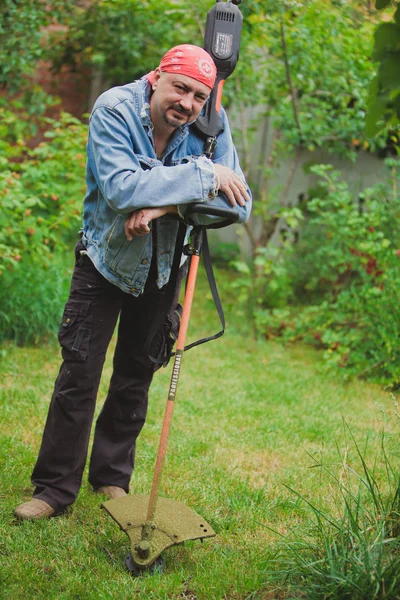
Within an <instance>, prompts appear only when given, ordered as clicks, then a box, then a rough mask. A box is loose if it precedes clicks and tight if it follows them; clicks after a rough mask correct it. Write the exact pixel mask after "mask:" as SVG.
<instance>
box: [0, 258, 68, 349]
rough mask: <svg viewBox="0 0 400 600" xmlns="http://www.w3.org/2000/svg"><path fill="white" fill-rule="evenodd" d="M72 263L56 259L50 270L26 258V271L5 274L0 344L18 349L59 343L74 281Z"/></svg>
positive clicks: (0, 295) (0, 300) (0, 301)
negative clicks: (58, 330) (56, 335)
mask: <svg viewBox="0 0 400 600" xmlns="http://www.w3.org/2000/svg"><path fill="white" fill-rule="evenodd" d="M68 262H72V252H71V259H70V258H69V257H68V258H66V257H65V253H63V254H60V255H54V257H53V260H52V261H51V262H50V264H49V266H48V267H46V266H44V265H43V264H41V263H38V262H35V261H33V260H30V259H29V257H27V258H26V260H25V262H24V265H23V268H21V269H19V268H16V269H14V270H13V271H8V270H5V271H4V273H3V275H2V276H1V286H0V342H2V341H5V340H11V341H13V342H14V343H16V344H18V345H24V344H37V343H39V342H41V343H43V342H45V341H46V340H47V339H52V340H55V333H56V332H57V328H58V326H59V323H60V321H61V316H62V310H63V306H64V303H65V301H66V298H67V296H68V286H69V282H70V279H71V267H70V265H68Z"/></svg>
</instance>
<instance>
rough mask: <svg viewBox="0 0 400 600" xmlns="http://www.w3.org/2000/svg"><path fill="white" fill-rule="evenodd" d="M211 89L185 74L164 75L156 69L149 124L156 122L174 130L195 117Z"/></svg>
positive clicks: (190, 121)
mask: <svg viewBox="0 0 400 600" xmlns="http://www.w3.org/2000/svg"><path fill="white" fill-rule="evenodd" d="M210 92H211V89H210V88H209V87H208V86H207V85H205V84H204V83H201V82H200V81H197V80H196V79H193V78H192V77H188V76H187V75H180V74H179V75H178V74H175V73H164V72H161V71H160V70H159V69H156V72H155V78H154V83H153V95H152V97H151V102H150V105H151V117H152V120H153V122H159V120H160V119H162V121H163V122H164V123H165V124H167V125H168V126H169V127H171V128H174V129H177V128H178V127H182V125H185V124H186V123H192V122H193V121H195V120H196V119H197V117H198V116H199V114H200V112H201V109H202V108H203V106H204V104H205V102H206V100H207V98H208V96H209V95H210Z"/></svg>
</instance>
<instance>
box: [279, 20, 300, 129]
mask: <svg viewBox="0 0 400 600" xmlns="http://www.w3.org/2000/svg"><path fill="white" fill-rule="evenodd" d="M281 41H282V49H283V60H284V62H285V70H286V79H287V82H288V85H289V89H290V96H291V98H292V106H293V115H294V120H295V122H296V127H297V129H298V132H299V134H300V139H302V138H303V133H302V131H301V126H300V121H299V111H298V107H297V94H296V90H295V89H294V86H293V82H292V75H291V72H290V66H289V53H288V48H287V44H286V37H285V28H284V25H283V18H282V16H281Z"/></svg>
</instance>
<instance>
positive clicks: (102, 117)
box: [83, 77, 251, 296]
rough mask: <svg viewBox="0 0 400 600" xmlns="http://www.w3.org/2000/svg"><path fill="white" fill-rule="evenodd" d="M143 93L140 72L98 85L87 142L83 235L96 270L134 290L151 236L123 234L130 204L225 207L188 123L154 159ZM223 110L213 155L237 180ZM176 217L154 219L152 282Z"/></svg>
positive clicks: (163, 278) (144, 270)
mask: <svg viewBox="0 0 400 600" xmlns="http://www.w3.org/2000/svg"><path fill="white" fill-rule="evenodd" d="M150 93H151V86H150V84H149V83H148V81H147V80H146V79H145V78H144V77H143V78H142V79H140V80H139V81H136V82H134V83H130V84H128V85H124V86H121V87H115V88H112V89H110V90H108V91H107V92H105V93H103V94H102V95H101V96H100V97H99V98H98V100H97V102H96V104H95V105H94V108H93V111H92V114H91V117H90V124H89V138H88V144H87V156H88V159H87V165H86V183H87V191H86V195H85V198H84V212H83V243H84V245H85V246H86V249H87V252H88V255H89V257H90V258H91V260H92V262H93V263H94V265H95V266H96V268H97V270H98V271H99V272H100V273H101V274H102V275H103V276H104V277H105V278H106V279H107V280H108V281H110V282H111V283H113V284H115V285H117V286H118V287H120V288H121V289H122V290H123V291H125V292H127V293H130V294H133V295H134V296H138V295H139V294H140V293H141V292H142V291H143V288H144V285H145V283H146V279H147V275H148V272H149V268H150V263H151V259H152V254H153V247H152V246H153V243H152V238H153V236H152V235H151V234H149V235H144V236H140V237H134V238H133V240H132V241H130V242H129V241H128V240H127V238H126V237H125V233H124V223H125V220H126V219H127V217H128V215H129V214H130V213H131V212H132V211H135V210H138V209H141V208H153V207H158V206H168V205H171V204H175V205H177V207H178V212H179V214H180V215H181V216H184V215H185V211H186V210H187V207H188V205H189V204H190V203H192V202H212V203H213V204H214V205H219V206H224V207H230V204H229V203H228V201H227V200H226V198H225V196H224V194H219V195H217V193H216V191H215V187H214V170H213V167H212V163H211V161H210V160H209V159H207V158H205V157H204V156H202V153H203V147H204V139H203V138H202V137H201V136H200V135H199V134H197V133H196V131H195V130H194V129H193V127H191V126H190V125H184V126H183V127H181V128H179V129H177V130H175V132H174V134H173V136H172V138H171V140H170V142H169V144H168V146H167V148H166V151H165V153H164V156H163V159H162V160H158V159H157V156H156V152H155V147H154V141H153V126H152V123H151V120H150V104H149V101H150ZM222 117H223V124H224V131H223V133H221V134H220V135H219V136H218V144H217V149H216V153H215V156H214V159H213V160H214V162H218V163H221V164H223V165H226V166H229V167H231V168H232V169H233V170H234V171H235V172H236V173H237V174H238V175H239V176H240V177H241V178H242V179H243V180H244V176H243V173H242V171H241V169H240V166H239V161H238V157H237V154H236V150H235V148H234V146H233V142H232V138H231V134H230V129H229V124H228V120H227V117H226V114H225V112H222ZM250 204H251V202H250V201H249V202H247V203H246V206H245V207H243V208H241V207H237V209H238V210H239V212H240V221H245V220H246V219H247V218H248V216H249V214H250V209H251V206H250ZM199 219H200V217H199ZM201 219H202V222H204V223H205V222H207V219H208V220H209V218H208V217H201ZM178 225H179V223H178V219H176V218H175V219H174V218H171V217H170V216H169V215H166V216H164V217H161V218H160V219H157V244H156V245H157V249H156V252H157V270H158V278H157V284H158V286H159V287H162V286H163V285H165V283H167V281H168V279H169V276H170V272H171V265H172V259H173V255H174V250H175V241H176V236H177V231H178Z"/></svg>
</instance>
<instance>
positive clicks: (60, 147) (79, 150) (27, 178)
mask: <svg viewBox="0 0 400 600" xmlns="http://www.w3.org/2000/svg"><path fill="white" fill-rule="evenodd" d="M47 122H48V125H49V126H50V127H51V128H50V129H49V130H48V131H47V132H46V133H45V134H44V135H45V138H46V140H47V141H43V142H41V143H40V144H39V145H38V146H37V147H36V148H35V149H34V150H29V149H28V148H27V147H26V146H24V151H23V153H22V155H23V156H24V157H25V159H24V160H23V162H14V158H15V156H11V157H10V158H9V160H8V161H6V160H5V159H4V160H3V161H2V163H1V164H0V168H2V170H1V171H0V198H1V205H0V275H1V274H3V273H4V271H5V269H13V268H14V267H15V263H16V262H20V261H21V263H22V264H24V260H25V258H27V259H28V260H29V262H30V263H31V262H32V261H35V262H37V263H38V264H41V265H44V266H48V265H49V263H50V261H51V259H52V252H54V250H55V249H57V251H60V250H61V249H62V248H63V247H65V246H66V245H70V242H71V240H72V239H73V238H74V237H75V236H76V232H77V231H78V229H79V226H80V222H81V210H82V209H81V207H82V198H83V195H84V192H85V177H84V166H85V141H86V137H87V128H86V126H85V125H83V124H82V123H81V122H80V121H78V120H77V119H74V118H73V117H71V116H70V115H68V114H65V113H64V114H62V115H61V117H60V120H59V121H54V120H52V119H47ZM21 144H22V142H21ZM21 144H20V145H21Z"/></svg>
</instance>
